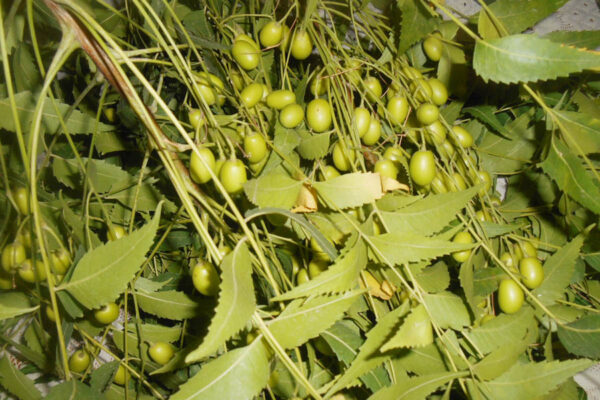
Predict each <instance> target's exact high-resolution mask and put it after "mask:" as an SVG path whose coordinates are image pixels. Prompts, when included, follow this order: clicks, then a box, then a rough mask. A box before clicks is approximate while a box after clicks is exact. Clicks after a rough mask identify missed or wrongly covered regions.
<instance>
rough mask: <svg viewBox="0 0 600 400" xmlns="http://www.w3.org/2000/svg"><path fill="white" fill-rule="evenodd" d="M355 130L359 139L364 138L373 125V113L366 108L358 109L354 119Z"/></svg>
mask: <svg viewBox="0 0 600 400" xmlns="http://www.w3.org/2000/svg"><path fill="white" fill-rule="evenodd" d="M352 122H353V124H354V130H355V131H356V133H357V134H358V136H359V137H363V136H364V135H365V133H367V131H368V130H369V124H370V123H371V113H370V112H369V110H367V109H366V108H364V107H356V108H355V109H354V117H353V121H352Z"/></svg>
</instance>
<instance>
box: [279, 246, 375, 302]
mask: <svg viewBox="0 0 600 400" xmlns="http://www.w3.org/2000/svg"><path fill="white" fill-rule="evenodd" d="M366 265H367V247H366V245H365V243H364V242H363V241H362V240H360V239H357V240H355V241H353V242H352V243H349V246H347V248H346V252H345V253H342V256H341V257H340V258H338V259H337V260H336V262H335V263H334V264H333V265H331V266H329V267H328V268H327V270H326V271H324V272H322V273H321V274H319V275H318V276H317V277H316V278H314V279H311V280H310V281H308V282H306V283H303V284H302V285H299V286H296V287H295V288H293V289H292V290H290V291H288V292H286V293H284V294H281V295H279V296H277V297H274V298H272V299H271V300H272V301H282V300H290V299H295V298H298V297H306V296H309V295H319V294H326V293H340V292H344V291H346V290H349V289H352V288H353V287H355V286H356V285H357V283H358V277H359V276H360V271H362V270H363V269H364V268H365V267H366Z"/></svg>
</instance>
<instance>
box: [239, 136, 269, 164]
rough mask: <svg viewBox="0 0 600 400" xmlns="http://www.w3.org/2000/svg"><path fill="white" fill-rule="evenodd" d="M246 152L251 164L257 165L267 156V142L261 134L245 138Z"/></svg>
mask: <svg viewBox="0 0 600 400" xmlns="http://www.w3.org/2000/svg"><path fill="white" fill-rule="evenodd" d="M244 152H245V153H246V156H247V157H248V161H249V162H251V163H257V162H259V161H261V160H262V159H263V158H265V157H266V156H267V152H268V149H267V142H266V141H265V138H263V136H262V135H261V134H260V133H253V134H250V135H246V137H245V138H244Z"/></svg>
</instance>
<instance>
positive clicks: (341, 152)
mask: <svg viewBox="0 0 600 400" xmlns="http://www.w3.org/2000/svg"><path fill="white" fill-rule="evenodd" d="M355 159H356V154H354V150H352V149H349V148H346V149H344V148H343V146H342V143H341V142H339V141H338V142H337V143H336V144H335V145H334V146H333V165H335V167H336V168H337V169H339V170H340V171H344V172H345V171H349V170H350V169H351V168H352V164H353V163H354V160H355Z"/></svg>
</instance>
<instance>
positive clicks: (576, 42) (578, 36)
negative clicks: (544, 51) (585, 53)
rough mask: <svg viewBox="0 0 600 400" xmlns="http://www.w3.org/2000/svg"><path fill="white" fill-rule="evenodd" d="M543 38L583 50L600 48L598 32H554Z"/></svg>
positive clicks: (599, 33) (599, 32) (599, 34)
mask: <svg viewBox="0 0 600 400" xmlns="http://www.w3.org/2000/svg"><path fill="white" fill-rule="evenodd" d="M544 38H545V39H550V40H552V41H553V42H556V43H562V44H565V45H567V46H575V47H581V48H583V49H591V50H593V49H595V48H597V47H598V46H600V31H555V32H550V33H548V34H546V35H544Z"/></svg>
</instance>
